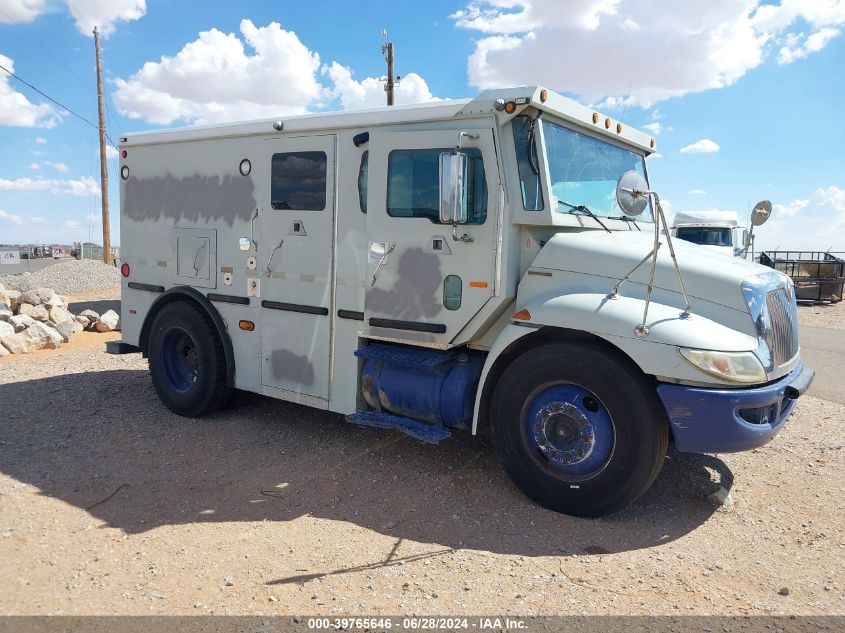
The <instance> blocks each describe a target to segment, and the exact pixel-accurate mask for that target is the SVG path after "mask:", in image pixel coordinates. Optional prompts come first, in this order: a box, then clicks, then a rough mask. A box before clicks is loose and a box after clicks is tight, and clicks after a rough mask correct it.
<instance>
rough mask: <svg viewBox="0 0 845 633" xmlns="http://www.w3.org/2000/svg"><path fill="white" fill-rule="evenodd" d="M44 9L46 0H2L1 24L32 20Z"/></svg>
mask: <svg viewBox="0 0 845 633" xmlns="http://www.w3.org/2000/svg"><path fill="white" fill-rule="evenodd" d="M43 11H44V0H0V24H23V23H26V22H32V21H33V20H34V19H35V18H37V17H38V16H39V15H41V13H42V12H43Z"/></svg>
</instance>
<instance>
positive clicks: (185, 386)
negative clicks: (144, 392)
mask: <svg viewBox="0 0 845 633" xmlns="http://www.w3.org/2000/svg"><path fill="white" fill-rule="evenodd" d="M177 348H179V349H181V350H188V352H187V353H186V354H185V361H184V362H183V363H179V364H180V365H184V366H185V367H179V368H177V369H174V361H173V359H174V357H178V356H179V353H180V352H179V349H177ZM147 349H148V353H147V356H148V358H149V363H150V377H151V378H152V383H153V387H155V390H156V393H158V397H159V398H161V401H162V402H163V403H164V405H165V406H166V407H167V408H168V409H170V410H171V411H173V413H176V414H178V415H182V416H185V417H190V418H195V417H199V416H201V415H205V414H206V413H211V412H213V411H217V410H218V409H220V408H222V407H224V406H225V405H226V403H227V402H228V401H229V398H230V397H231V395H232V392H233V389H232V388H231V387H228V386H227V385H226V356H225V352H224V351H223V343H222V341H221V340H220V335H219V334H218V333H217V329H216V328H215V327H214V323H213V322H212V320H211V318H210V317H209V316H208V314H206V313H205V311H203V310H202V308H200V307H198V306H196V305H195V304H193V303H191V302H189V301H175V302H173V303H169V304H167V305H166V306H164V307H163V308H162V309H161V310H160V311H159V312H158V314H156V316H155V319H154V320H153V323H152V326H151V328H150V334H149V345H148V346H147ZM187 354H190V357H188V355H187ZM185 368H187V371H189V372H191V374H192V375H191V376H190V377H187V378H186V376H185V375H184V372H181V370H182V369H185ZM180 372H181V373H180ZM174 374H175V378H174Z"/></svg>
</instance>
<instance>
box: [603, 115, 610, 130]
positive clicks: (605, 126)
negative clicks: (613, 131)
mask: <svg viewBox="0 0 845 633" xmlns="http://www.w3.org/2000/svg"><path fill="white" fill-rule="evenodd" d="M604 128H605V129H606V130H609V129H610V117H607V118H606V119H605V120H604Z"/></svg>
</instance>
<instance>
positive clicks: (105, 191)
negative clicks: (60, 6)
mask: <svg viewBox="0 0 845 633" xmlns="http://www.w3.org/2000/svg"><path fill="white" fill-rule="evenodd" d="M94 49H95V50H96V53H97V110H98V112H99V115H100V198H101V200H102V204H103V262H104V263H106V264H111V263H112V256H111V222H110V221H109V170H108V163H107V162H106V114H105V108H104V106H103V62H102V60H101V59H100V33H99V31H97V27H96V26H95V27H94Z"/></svg>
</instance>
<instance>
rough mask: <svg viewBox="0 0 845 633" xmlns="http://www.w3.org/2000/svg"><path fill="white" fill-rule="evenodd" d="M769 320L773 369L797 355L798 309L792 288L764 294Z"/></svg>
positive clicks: (778, 289)
mask: <svg viewBox="0 0 845 633" xmlns="http://www.w3.org/2000/svg"><path fill="white" fill-rule="evenodd" d="M766 308H767V310H768V313H769V319H770V320H771V329H770V330H769V336H768V337H767V338H768V339H769V340H768V341H767V342H768V344H769V348H770V349H771V350H772V360H773V361H774V365H775V367H779V366H780V365H783V364H784V363H787V362H789V361H791V360H792V359H793V358H794V357H795V355H796V354H797V353H798V308H797V306H796V303H795V296H794V294H793V292H792V288H789V289H787V288H776V289H774V290H770V291H769V292H767V293H766Z"/></svg>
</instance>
